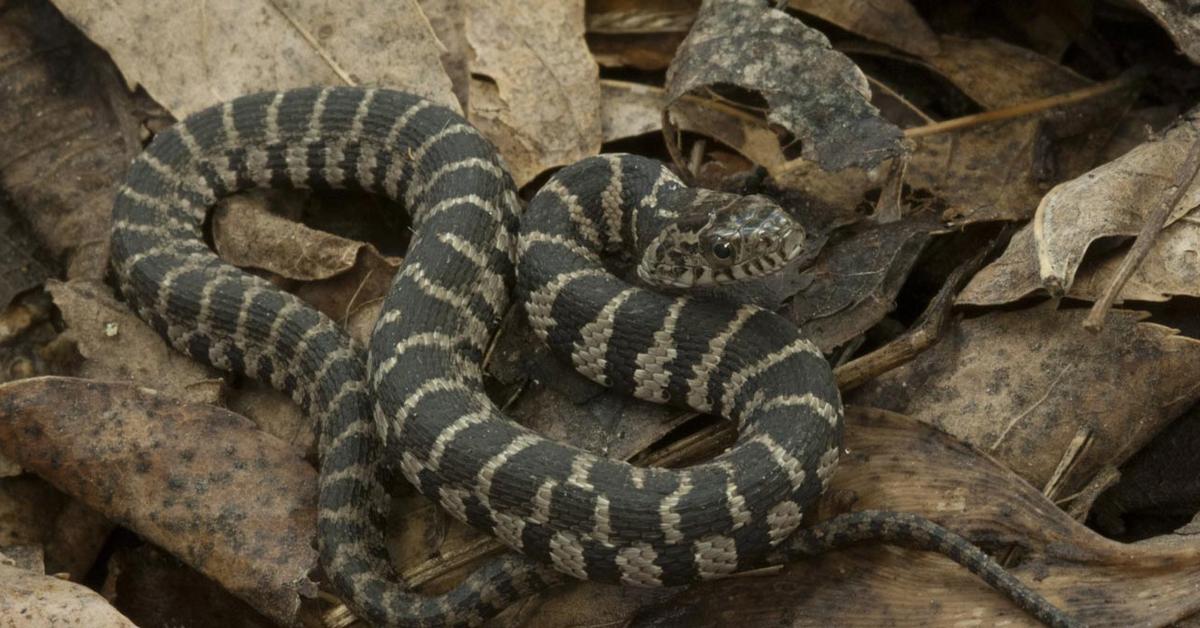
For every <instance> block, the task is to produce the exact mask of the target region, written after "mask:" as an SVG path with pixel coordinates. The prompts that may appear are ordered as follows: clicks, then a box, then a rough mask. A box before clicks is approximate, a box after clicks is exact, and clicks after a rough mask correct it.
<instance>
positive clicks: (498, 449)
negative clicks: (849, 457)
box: [112, 88, 1067, 626]
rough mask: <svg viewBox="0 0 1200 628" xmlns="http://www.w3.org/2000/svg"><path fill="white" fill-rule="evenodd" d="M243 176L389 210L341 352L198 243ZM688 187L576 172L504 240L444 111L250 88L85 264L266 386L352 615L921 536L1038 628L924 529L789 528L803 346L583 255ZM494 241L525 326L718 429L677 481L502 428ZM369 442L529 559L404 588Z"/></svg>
mask: <svg viewBox="0 0 1200 628" xmlns="http://www.w3.org/2000/svg"><path fill="white" fill-rule="evenodd" d="M253 186H270V187H306V188H318V189H320V188H352V189H362V190H367V191H371V192H375V193H378V194H384V195H386V196H388V197H390V198H392V199H396V200H398V201H401V202H403V203H404V204H405V206H406V209H407V210H408V212H409V214H410V217H411V220H412V223H413V227H414V231H415V236H414V239H413V242H412V245H411V246H410V250H409V253H408V256H407V258H406V263H405V266H404V268H403V269H402V271H401V272H400V273H399V274H398V275H397V277H396V280H395V283H394V284H393V286H392V290H391V291H390V292H389V294H388V297H387V299H386V300H385V303H384V307H383V314H382V316H381V317H380V319H379V322H378V323H377V326H376V329H375V331H374V333H373V336H372V339H371V345H370V347H369V351H368V352H367V354H366V355H364V352H363V350H362V349H361V348H360V347H358V346H356V345H355V344H354V343H352V342H351V341H350V340H349V339H348V337H347V336H346V335H345V334H344V332H343V331H342V330H340V329H339V328H338V327H337V326H336V325H335V324H334V323H333V322H331V321H330V320H328V319H327V318H325V317H324V316H322V315H321V314H319V313H317V312H316V311H314V310H312V309H311V308H309V307H307V306H306V305H304V304H303V303H301V302H300V301H299V300H298V299H296V298H295V297H293V296H291V295H288V294H286V293H283V292H280V291H278V290H276V289H275V288H273V287H272V286H271V285H270V284H269V283H267V282H265V281H263V280H261V279H258V278H255V277H253V276H251V275H248V274H246V273H244V272H242V271H240V270H237V269H235V268H233V267H231V266H228V265H226V264H224V263H223V262H221V261H220V260H219V259H218V258H217V257H216V256H215V255H214V254H213V253H212V252H211V251H210V250H209V249H208V247H207V246H206V245H205V243H204V238H203V233H202V225H203V223H204V221H205V219H206V216H207V213H208V210H209V208H210V207H211V206H212V204H213V203H215V202H216V200H217V199H219V198H221V197H224V196H226V195H228V194H231V193H234V192H237V191H239V190H242V189H246V188H249V187H253ZM701 194H709V195H711V194H712V193H710V192H703V191H695V190H688V189H687V188H685V187H684V186H683V185H682V184H681V183H680V182H679V181H678V180H677V179H676V178H675V177H673V176H672V175H670V173H669V172H668V171H666V170H665V169H664V168H662V167H661V165H659V164H657V163H655V162H650V161H648V160H644V159H640V158H634V157H629V156H608V157H602V158H596V159H590V160H585V161H584V162H581V163H580V164H578V165H576V166H573V167H570V168H568V169H566V170H564V171H563V172H562V173H560V174H559V175H557V176H556V177H554V178H553V179H552V180H551V182H550V183H548V184H547V185H546V187H545V189H544V190H543V191H542V192H541V193H539V194H538V196H537V197H536V198H535V200H534V202H533V203H532V205H531V208H530V212H529V215H528V216H527V217H526V219H525V222H524V226H523V229H524V231H523V234H522V238H521V241H520V242H519V243H518V239H517V226H518V218H517V200H516V196H515V190H514V187H513V184H512V181H511V179H510V177H509V176H508V174H507V173H506V171H505V169H504V166H503V164H502V163H501V162H500V160H499V158H498V157H497V156H496V155H495V152H494V150H493V149H492V147H491V146H490V145H488V144H487V142H486V141H485V140H483V139H482V138H481V137H480V136H479V135H478V133H476V132H475V131H474V130H473V129H472V128H471V127H470V126H469V125H468V124H466V123H465V121H463V120H462V119H461V118H460V117H458V116H457V115H456V114H454V113H452V112H450V111H447V110H445V109H443V108H440V107H437V106H434V105H432V104H430V103H428V102H426V101H424V100H421V99H419V98H417V97H415V96H412V95H408V94H404V93H400V92H394V91H389V90H382V89H380V90H376V89H357V88H327V89H303V90H294V91H288V92H280V93H265V94H257V95H253V96H247V97H244V98H239V99H237V100H234V101H232V102H229V103H225V104H223V105H220V106H217V107H213V108H211V109H208V110H205V111H202V112H200V113H198V114H196V115H194V116H192V117H190V118H188V119H187V120H185V121H184V122H181V123H180V124H178V125H176V126H175V127H174V128H172V129H171V130H170V131H168V132H165V133H163V134H160V135H159V136H158V137H157V138H156V139H155V141H154V142H153V143H152V144H151V146H150V147H149V148H148V149H147V151H146V152H145V153H144V154H143V155H142V156H140V157H139V158H138V159H137V160H136V161H135V163H134V164H133V166H132V167H131V169H130V173H129V176H128V179H127V181H126V183H125V185H124V186H123V187H122V188H121V190H120V192H119V194H118V197H117V200H116V204H115V207H114V214H113V215H114V227H113V236H112V244H113V246H112V258H113V266H114V270H115V271H116V275H117V278H118V282H119V284H120V286H121V290H122V292H123V293H124V294H125V295H126V297H127V298H128V299H129V301H130V303H131V305H132V306H133V307H134V308H135V310H136V311H137V312H138V313H139V315H141V316H142V317H143V318H144V319H145V320H146V321H147V322H149V323H150V324H151V325H152V326H153V327H154V328H155V329H156V330H158V332H159V333H161V334H162V335H163V336H164V337H166V338H167V339H168V340H169V341H170V342H171V343H172V345H173V346H175V347H176V348H177V349H179V350H180V351H182V352H184V353H186V354H188V355H190V356H192V357H194V358H196V359H198V360H201V361H203V362H207V363H209V364H212V365H214V366H217V367H220V368H224V369H227V370H230V371H234V372H237V373H244V374H246V375H250V376H254V377H257V378H259V379H261V380H263V381H266V382H269V383H271V384H272V385H273V386H275V387H276V388H278V389H280V390H282V391H285V392H287V393H289V394H291V396H292V398H293V399H294V400H295V401H296V402H297V403H298V404H300V405H301V406H302V407H303V408H304V410H305V411H306V412H307V413H309V414H310V415H313V416H315V417H316V418H317V420H318V421H319V425H320V450H321V456H322V462H321V477H320V491H319V504H318V517H319V521H318V534H319V538H318V541H319V545H320V553H321V561H322V565H323V566H324V568H325V571H326V573H327V574H328V576H329V577H330V579H331V583H332V584H333V586H334V588H335V589H336V590H337V591H338V592H339V593H340V594H342V595H343V596H344V597H345V598H346V600H347V602H348V603H349V604H350V605H351V607H352V608H353V609H354V610H355V612H356V613H358V614H359V615H360V616H361V617H363V618H364V619H367V620H368V621H370V622H372V623H375V624H388V625H405V626H433V625H459V624H462V625H476V624H479V623H481V622H482V621H484V620H485V619H486V618H487V617H489V616H490V615H492V614H494V613H495V612H497V611H498V610H500V609H502V608H504V607H505V606H507V605H508V604H510V603H512V602H513V601H515V600H516V599H518V598H519V597H521V596H523V595H527V594H528V593H530V592H532V591H536V590H539V589H541V588H544V587H547V586H551V585H552V584H554V583H556V582H558V581H559V575H558V573H557V572H561V573H564V574H568V575H571V576H575V577H578V578H587V579H593V580H603V581H608V582H621V583H626V584H631V585H639V586H659V585H674V584H684V583H688V582H692V581H695V580H699V579H707V578H715V577H720V576H724V575H727V574H730V573H733V572H735V571H738V570H741V569H745V568H748V567H756V566H760V565H762V564H764V563H766V562H768V561H778V560H783V559H787V558H790V557H792V556H796V555H803V554H805V553H810V552H816V551H821V548H822V547H834V546H837V545H839V544H841V543H844V542H849V541H853V540H863V539H866V538H868V537H870V538H883V539H885V540H905V539H907V540H909V541H912V540H914V539H915V541H916V542H918V544H919V543H920V542H922V541H924V542H925V544H926V546H929V547H930V548H931V549H938V550H941V551H944V552H946V553H948V554H950V555H951V556H952V557H953V558H956V559H957V560H961V561H964V564H967V563H969V564H970V565H973V569H979V573H981V574H984V577H985V579H988V581H989V582H991V583H992V584H993V585H995V586H997V587H998V588H1000V589H1001V590H1002V591H1005V592H1006V593H1008V594H1009V595H1010V596H1012V597H1013V598H1014V599H1015V600H1017V601H1018V603H1024V604H1027V606H1025V607H1026V608H1031V609H1035V610H1034V612H1035V614H1038V616H1039V617H1043V618H1047V617H1048V618H1050V619H1051V620H1055V621H1056V620H1058V619H1061V615H1060V614H1059V615H1056V614H1055V613H1057V611H1056V610H1055V609H1053V607H1051V606H1050V605H1049V604H1048V603H1046V602H1045V600H1044V599H1042V598H1040V597H1039V596H1037V595H1036V594H1034V593H1032V592H1030V591H1028V590H1027V589H1024V588H1023V587H1021V585H1020V583H1019V582H1017V581H1015V580H1012V579H1011V577H1008V578H1009V579H1008V580H1005V579H1004V578H1002V577H1001V576H999V575H996V573H995V571H996V570H999V568H998V567H995V569H994V570H989V569H990V568H987V567H986V565H984V564H985V563H986V560H987V559H986V556H984V555H982V554H981V553H979V552H978V550H977V549H973V552H974V553H973V552H972V551H969V550H966V549H963V547H964V546H965V547H968V548H969V547H970V546H969V545H968V544H966V542H965V541H962V543H961V545H960V544H958V543H955V542H953V539H951V537H949V536H946V535H943V534H940V533H936V531H935V532H931V530H934V528H931V527H929V526H932V525H933V524H929V523H928V522H924V521H923V520H919V521H917V523H915V524H913V525H910V526H908V527H905V526H903V525H901V526H899V527H897V526H896V525H892V524H886V525H884V524H880V523H879V522H885V523H886V522H891V521H900V522H902V523H903V522H906V521H909V519H911V518H909V519H906V518H905V516H903V515H897V514H896V513H881V514H879V515H878V516H877V517H874V518H869V520H867V521H866V523H864V520H863V519H861V517H860V518H854V516H850V517H849V518H839V519H834V520H832V521H830V522H827V523H825V524H822V525H821V526H818V527H817V528H815V529H813V530H807V531H805V532H803V533H802V534H801V535H800V536H797V537H792V534H793V532H794V531H795V530H796V529H797V527H798V526H799V525H800V522H801V518H802V514H803V510H804V508H805V507H807V506H809V505H810V504H811V503H812V502H813V500H814V499H815V498H816V497H817V496H818V495H819V494H820V493H821V492H822V491H823V490H824V488H825V486H826V485H827V483H828V480H829V477H830V475H831V474H832V470H833V469H834V466H835V464H836V461H837V455H838V446H839V443H840V442H841V430H842V422H841V406H840V403H839V400H838V394H837V390H836V388H835V386H834V382H833V379H832V376H831V373H830V370H829V367H828V365H827V364H826V363H825V361H824V359H823V357H822V356H821V354H820V352H819V351H817V350H816V348H815V347H813V346H812V345H811V344H810V343H809V342H807V341H806V340H804V339H803V338H802V337H800V336H799V335H798V332H797V330H796V329H795V327H794V326H792V325H790V324H788V323H787V322H786V321H784V320H783V319H781V318H779V317H778V316H775V315H774V314H772V313H770V312H766V311H763V310H759V309H757V308H753V307H748V306H740V307H739V306H736V305H720V304H705V303H700V302H697V301H694V300H691V299H688V298H672V297H665V296H662V295H658V294H656V293H653V292H649V291H646V290H643V289H640V288H636V287H633V286H630V285H628V284H625V283H623V282H621V281H619V280H617V279H616V278H614V277H612V276H611V275H609V274H608V273H607V272H606V271H605V270H604V268H603V267H602V266H601V263H600V253H601V252H607V251H612V250H614V249H616V248H618V247H634V248H637V247H638V246H644V245H645V243H646V241H647V240H648V239H649V238H651V237H653V234H655V233H656V232H659V231H661V230H662V229H663V228H664V226H665V225H667V224H668V223H669V222H670V221H672V220H675V219H676V218H678V216H679V215H680V213H682V212H681V211H679V210H680V208H681V207H682V205H684V204H686V203H688V202H689V201H690V200H691V199H695V198H696V197H697V196H698V195H701ZM518 251H520V252H522V253H523V261H522V262H521V264H522V265H521V272H520V273H519V276H520V281H519V284H520V286H519V291H520V293H521V294H522V295H523V296H524V298H526V300H527V310H528V313H529V315H530V319H531V322H532V324H533V326H534V328H535V329H536V330H537V332H538V334H539V335H540V336H541V337H542V338H543V339H545V340H546V341H547V342H548V343H550V345H551V346H552V347H553V348H554V349H555V350H556V351H557V352H558V353H560V354H561V355H562V356H563V357H564V359H566V360H568V361H572V362H574V363H575V365H576V366H577V368H579V369H580V370H581V372H583V373H585V374H586V375H587V376H589V377H591V378H592V379H594V380H596V381H599V382H602V383H604V384H606V385H610V386H613V387H616V388H618V389H621V390H625V391H629V392H630V393H632V394H635V395H638V396H640V397H642V398H647V399H652V400H654V401H659V402H667V403H681V404H686V405H690V406H691V407H693V408H696V409H697V410H702V411H716V412H719V413H721V414H722V415H724V416H726V417H728V418H730V419H733V420H735V421H737V423H738V424H739V426H740V428H741V433H740V436H739V440H738V442H737V444H736V445H735V446H734V447H733V448H732V449H730V450H729V451H727V452H726V453H724V454H722V455H721V456H719V457H717V458H716V459H715V460H713V461H711V462H708V463H705V464H702V465H698V466H695V467H692V468H689V469H683V470H665V469H645V468H635V467H631V466H629V465H626V464H623V463H619V462H615V461H612V460H608V459H605V458H601V457H597V456H595V455H592V454H589V453H587V452H583V451H580V450H578V449H573V448H570V447H566V446H564V445H561V444H558V443H554V442H551V441H548V440H546V439H544V438H542V437H540V436H538V435H537V434H534V433H532V432H530V431H528V430H526V429H524V428H522V427H520V426H518V425H516V424H514V423H512V422H511V421H508V420H507V419H505V418H504V417H503V415H502V414H501V413H500V412H499V410H498V409H497V408H496V406H495V405H494V404H493V403H492V402H491V401H490V400H489V399H488V397H487V396H486V395H485V394H484V393H483V373H482V361H483V355H484V352H485V350H486V348H487V347H488V345H489V342H490V340H491V338H492V336H493V335H494V334H495V332H496V329H497V326H498V322H499V320H500V317H501V316H502V315H503V314H504V312H505V311H506V310H507V308H508V307H509V304H510V298H511V297H510V295H511V294H512V293H513V292H514V290H515V289H516V286H515V284H516V283H518V282H517V275H518V273H517V269H516V261H517V253H518ZM371 417H373V424H372V422H371ZM381 446H382V447H381ZM383 447H386V453H388V454H389V456H388V457H389V458H390V459H391V460H394V461H395V462H396V463H397V464H398V466H399V468H400V469H401V470H402V471H403V473H404V474H405V476H406V477H407V478H408V479H409V480H410V481H411V482H412V483H413V484H414V485H415V486H416V487H417V488H418V489H419V490H421V491H422V492H423V493H424V494H425V495H427V496H429V497H431V498H433V499H436V500H438V501H439V502H440V503H441V504H442V505H443V506H444V507H445V508H446V509H447V510H448V511H449V512H451V513H452V514H453V515H454V516H456V517H457V518H459V519H461V520H463V521H465V522H467V523H469V524H471V525H473V526H476V527H478V528H480V529H483V530H487V531H490V532H491V533H493V534H495V535H496V536H497V537H498V538H499V539H500V540H502V541H503V542H504V543H506V544H507V545H509V546H510V547H513V548H514V549H517V550H519V551H521V552H522V553H524V554H525V555H526V556H528V557H530V558H533V559H537V560H538V561H540V562H538V563H535V562H532V561H530V560H528V559H527V558H522V557H517V556H508V557H503V558H500V559H498V560H496V561H494V562H492V563H489V564H488V565H487V566H486V567H484V568H483V569H481V570H480V571H478V572H476V573H475V574H472V575H471V576H470V577H468V578H467V579H466V580H465V581H464V582H463V583H462V584H460V585H459V586H458V587H456V588H455V589H453V590H452V591H450V592H448V593H447V594H445V595H442V596H436V597H428V598H426V597H421V596H417V595H414V594H410V593H407V592H405V591H404V590H403V587H402V586H401V585H400V583H399V581H398V579H397V578H396V575H395V572H394V571H393V570H392V568H391V566H390V563H389V561H388V559H387V553H386V550H385V548H384V546H383V542H382V536H381V532H380V530H381V529H382V525H381V524H382V515H381V510H382V509H381V508H380V507H379V503H380V502H381V501H382V500H381V497H382V496H383V495H384V491H383V489H382V487H380V486H378V484H377V478H376V475H377V470H378V468H379V467H380V465H381V464H382V462H381V460H382V456H381V454H382V453H383V452H384V449H383ZM881 526H882V527H881ZM895 530H901V531H900V532H895ZM872 534H873V535H874V537H872V536H871V535H872ZM906 534H907V536H905V535H906ZM889 535H890V536H889ZM789 537H792V538H794V539H796V540H793V541H791V542H789V541H787V539H789ZM929 539H934V540H935V541H936V542H932V543H930V542H928V541H929ZM947 539H950V540H947ZM959 540H960V541H961V539H959ZM981 556H982V558H980V557H981ZM972 561H973V562H972ZM543 563H544V564H548V565H550V566H552V567H553V568H554V569H555V570H557V572H555V571H554V570H552V569H550V568H549V567H544V566H542V564H543ZM980 565H984V566H983V567H980ZM992 566H993V567H994V563H992ZM1000 574H1002V575H1004V576H1007V574H1003V572H1002V571H1000ZM1005 587H1008V588H1007V589H1006V588H1005ZM1039 613H1040V614H1039ZM1062 625H1067V624H1062Z"/></svg>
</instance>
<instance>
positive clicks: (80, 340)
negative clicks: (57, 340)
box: [47, 281, 221, 403]
mask: <svg viewBox="0 0 1200 628" xmlns="http://www.w3.org/2000/svg"><path fill="white" fill-rule="evenodd" d="M47 289H48V290H49V291H50V294H51V295H52V296H53V297H54V302H55V305H57V306H58V308H59V310H61V311H62V315H63V322H65V323H66V325H67V331H66V332H65V333H66V336H67V338H68V339H70V340H72V341H74V342H75V344H76V345H77V346H78V348H79V353H80V354H81V355H82V356H83V357H84V358H85V359H84V362H83V364H82V365H81V366H80V371H79V373H77V374H78V375H80V376H82V377H88V378H93V379H100V380H120V381H127V382H133V383H137V384H139V385H143V386H154V387H155V388H157V389H159V390H162V391H163V392H164V393H165V394H167V395H169V396H172V397H175V398H176V399H182V400H186V401H193V402H198V403H216V402H217V400H218V399H219V398H220V395H221V379H220V375H219V374H218V372H217V371H216V370H214V369H212V368H209V367H207V366H204V365H202V364H199V363H197V362H195V361H193V360H191V359H189V358H188V357H187V356H185V355H182V354H181V353H179V352H178V351H175V350H174V349H172V348H171V347H170V346H168V345H167V343H166V342H164V341H163V339H162V337H160V336H159V335H158V334H156V333H155V332H154V330H152V329H150V327H149V326H148V325H146V324H145V323H143V322H142V320H141V319H140V318H138V317H137V316H136V315H135V314H134V313H133V312H130V311H129V309H128V308H126V307H125V306H123V305H121V304H120V303H118V302H117V301H116V300H115V299H114V298H113V297H112V293H111V291H109V289H108V288H107V287H105V286H104V285H102V284H98V283H93V282H88V281H71V282H67V283H61V282H57V281H53V282H50V283H48V284H47Z"/></svg>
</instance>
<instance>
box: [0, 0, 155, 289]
mask: <svg viewBox="0 0 1200 628" xmlns="http://www.w3.org/2000/svg"><path fill="white" fill-rule="evenodd" d="M0 58H3V59H6V60H7V61H6V62H5V63H4V64H3V65H0V94H3V95H4V96H3V99H4V106H3V107H0V188H2V189H3V190H4V192H5V194H6V195H7V196H8V197H9V198H10V200H11V204H12V208H13V209H14V210H15V211H16V212H18V213H19V214H20V215H22V216H23V217H24V218H25V219H26V221H27V222H28V223H29V225H30V226H31V228H32V231H33V232H34V234H35V235H36V236H37V237H38V238H39V240H40V242H41V244H42V246H44V247H45V248H46V251H47V252H48V253H49V254H50V255H51V256H53V257H54V258H56V259H60V260H63V261H64V265H65V267H66V268H67V276H68V277H79V278H88V279H95V280H100V279H103V277H104V272H105V269H106V268H107V265H108V237H109V212H110V210H111V209H112V199H113V195H114V194H115V193H116V189H117V184H118V183H119V177H120V175H121V174H122V173H124V171H125V168H126V166H127V165H128V161H129V160H130V159H131V158H132V157H133V155H134V154H135V153H136V151H137V150H140V148H141V147H140V146H139V145H138V144H137V140H138V138H137V136H136V134H134V136H133V137H132V138H130V137H128V134H127V132H126V129H125V128H124V127H123V125H122V124H121V122H120V118H122V117H124V116H129V115H130V113H129V109H130V108H131V106H130V103H129V99H128V97H127V96H126V95H125V94H124V93H123V89H122V88H121V86H120V85H119V82H120V81H119V79H118V78H117V77H116V74H115V72H113V70H112V69H111V66H109V65H108V64H107V63H105V62H104V61H102V53H100V52H99V51H98V50H96V48H95V47H94V46H92V45H91V44H90V43H88V42H87V41H86V40H85V39H84V38H83V37H82V36H81V35H80V34H79V33H78V32H77V31H75V29H73V28H71V26H70V24H68V23H67V22H66V21H65V20H63V19H62V16H60V15H58V13H57V12H56V11H54V8H53V7H51V6H49V5H48V4H47V3H45V2H42V1H40V0H39V1H33V0H21V1H17V2H8V3H6V4H5V5H4V10H3V11H2V12H0ZM114 112H115V113H114ZM35 113H36V115H35Z"/></svg>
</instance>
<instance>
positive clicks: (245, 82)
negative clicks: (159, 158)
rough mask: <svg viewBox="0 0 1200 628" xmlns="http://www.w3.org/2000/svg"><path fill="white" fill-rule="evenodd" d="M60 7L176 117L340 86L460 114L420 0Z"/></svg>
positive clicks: (70, 0)
mask: <svg viewBox="0 0 1200 628" xmlns="http://www.w3.org/2000/svg"><path fill="white" fill-rule="evenodd" d="M55 4H56V5H57V6H58V7H59V9H61V10H62V11H63V13H65V14H66V15H67V17H68V18H70V20H71V21H72V22H74V23H75V24H77V25H79V27H80V29H81V30H83V32H84V33H86V34H87V35H88V37H90V38H91V39H92V41H94V42H96V43H98V44H99V45H100V46H101V47H103V48H104V49H105V50H107V51H108V53H109V54H110V55H112V58H113V60H114V61H116V63H117V65H118V66H120V68H121V72H122V73H123V74H124V75H125V77H126V79H127V80H128V81H129V82H130V83H132V84H136V85H142V86H143V87H145V89H146V91H147V92H149V93H150V95H151V96H153V97H154V99H155V100H157V101H158V102H160V103H162V105H163V106H164V107H166V108H167V110H168V111H170V112H171V113H172V114H174V115H175V117H177V118H182V117H184V116H186V115H187V114H189V113H192V112H195V111H198V110H200V109H203V108H204V107H207V106H209V105H211V104H213V103H217V102H221V101H224V100H229V99H231V98H234V97H236V96H241V95H243V94H248V93H253V92H259V91H264V90H268V89H286V88H289V87H303V86H307V85H338V84H371V85H386V86H389V87H397V88H403V89H407V90H409V91H412V92H415V93H418V94H421V95H422V96H425V97H427V98H429V99H431V100H433V101H434V102H437V103H439V104H442V105H445V106H447V107H450V108H452V109H455V110H458V109H459V106H458V102H457V101H456V100H455V98H454V93H453V91H452V90H451V86H450V79H449V78H448V77H447V76H446V73H445V71H444V70H442V66H441V62H440V61H439V58H438V56H439V53H440V50H439V44H438V41H437V38H436V37H435V36H434V34H433V30H432V29H431V28H430V26H429V21H428V20H427V19H426V18H425V16H424V14H422V13H421V8H420V7H419V6H418V5H417V2H416V0H400V1H398V2H386V3H379V2H370V1H369V0H353V1H352V3H346V2H341V3H338V4H336V5H326V4H314V3H311V2H303V1H301V0H252V1H250V2H246V1H243V0H216V1H209V2H204V3H202V4H193V5H186V6H183V7H181V6H180V5H179V4H178V3H176V2H171V1H170V0H153V1H151V2H146V1H144V0H113V1H112V2H108V3H105V4H96V3H94V2H89V1H87V0H56V2H55ZM148 33H152V34H153V35H152V36H147V34H148Z"/></svg>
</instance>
